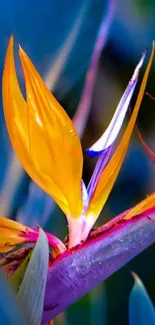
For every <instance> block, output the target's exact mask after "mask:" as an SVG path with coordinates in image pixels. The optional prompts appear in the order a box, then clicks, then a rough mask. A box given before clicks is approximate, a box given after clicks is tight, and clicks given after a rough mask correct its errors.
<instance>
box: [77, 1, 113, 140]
mask: <svg viewBox="0 0 155 325" xmlns="http://www.w3.org/2000/svg"><path fill="white" fill-rule="evenodd" d="M115 2H116V1H115V0H109V1H108V8H107V14H106V17H105V15H104V16H103V18H102V21H101V25H100V28H99V32H98V35H97V39H96V42H95V47H94V51H93V54H92V58H91V63H90V68H89V70H88V72H87V75H86V81H85V85H84V89H83V93H82V97H81V100H80V103H79V106H78V108H77V111H76V113H75V116H74V119H73V122H74V125H75V127H76V129H77V132H78V134H79V137H82V134H83V131H84V128H85V125H86V123H87V118H88V115H89V111H90V107H91V101H92V94H93V88H94V84H95V80H96V74H97V68H98V63H99V59H100V55H101V52H102V51H103V48H104V46H105V44H106V41H107V37H108V34H109V30H110V27H111V24H112V20H113V16H114V9H115Z"/></svg>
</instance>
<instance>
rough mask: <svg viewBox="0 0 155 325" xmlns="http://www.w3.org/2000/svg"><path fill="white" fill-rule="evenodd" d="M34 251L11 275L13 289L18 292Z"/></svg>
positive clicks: (10, 281)
mask: <svg viewBox="0 0 155 325" xmlns="http://www.w3.org/2000/svg"><path fill="white" fill-rule="evenodd" d="M31 255H32V251H31V252H30V253H29V254H28V255H27V256H26V258H25V259H24V261H23V262H22V263H21V264H20V265H19V267H18V268H17V270H16V271H15V272H14V273H13V274H12V275H11V276H10V277H9V283H10V284H11V285H12V287H13V289H14V290H15V291H16V292H18V291H19V288H20V285H21V282H22V280H23V277H24V274H25V271H26V269H27V266H28V263H29V261H30V258H31Z"/></svg>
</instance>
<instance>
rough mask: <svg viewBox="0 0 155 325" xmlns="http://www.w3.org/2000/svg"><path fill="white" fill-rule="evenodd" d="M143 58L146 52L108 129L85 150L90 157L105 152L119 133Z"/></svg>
mask: <svg viewBox="0 0 155 325" xmlns="http://www.w3.org/2000/svg"><path fill="white" fill-rule="evenodd" d="M145 56H146V51H145V52H144V53H143V54H142V57H141V59H140V61H139V63H138V65H137V67H136V69H135V71H134V73H133V76H132V78H131V80H130V82H129V84H128V86H127V88H126V90H125V92H124V94H123V96H122V98H121V100H120V102H119V104H118V106H117V109H116V111H115V114H114V116H113V118H112V120H111V122H110V124H109V126H108V128H107V129H106V131H105V132H104V133H103V135H102V136H101V137H100V138H99V140H97V141H96V142H95V143H94V144H93V145H92V146H91V147H90V148H89V149H87V153H88V154H89V155H90V156H95V155H99V154H101V153H102V152H103V151H104V150H106V149H107V148H108V147H110V146H111V145H112V144H113V143H114V141H115V140H116V138H117V136H118V134H119V132H120V129H121V127H122V124H123V121H124V118H125V116H126V113H127V110H128V107H129V104H130V100H131V98H132V95H133V92H134V90H135V87H136V84H137V81H138V75H139V72H140V69H141V67H142V65H143V62H144V59H145Z"/></svg>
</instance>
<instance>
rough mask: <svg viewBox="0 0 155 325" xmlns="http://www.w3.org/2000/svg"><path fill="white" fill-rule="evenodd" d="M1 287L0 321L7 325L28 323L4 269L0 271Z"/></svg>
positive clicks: (24, 324)
mask: <svg viewBox="0 0 155 325" xmlns="http://www.w3.org/2000/svg"><path fill="white" fill-rule="evenodd" d="M0 288H1V290H0V323H1V324H5V325H21V324H22V325H26V324H27V322H26V321H24V313H22V314H21V313H20V310H18V306H17V304H16V298H15V296H14V295H13V293H12V292H11V290H10V288H9V286H8V283H7V281H6V279H5V277H4V275H3V273H2V271H0ZM22 315H23V316H22Z"/></svg>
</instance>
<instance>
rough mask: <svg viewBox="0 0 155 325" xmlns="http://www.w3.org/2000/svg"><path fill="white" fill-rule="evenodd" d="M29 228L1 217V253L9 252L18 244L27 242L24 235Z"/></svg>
mask: <svg viewBox="0 0 155 325" xmlns="http://www.w3.org/2000/svg"><path fill="white" fill-rule="evenodd" d="M28 230H29V228H28V227H26V226H23V225H22V224H20V223H18V222H15V221H12V220H9V219H6V218H3V217H0V253H4V252H8V251H9V250H10V249H12V248H13V247H15V246H16V245H18V244H22V243H24V242H25V238H24V236H23V234H24V233H25V234H26V233H27V231H28Z"/></svg>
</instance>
